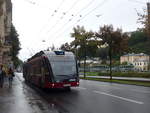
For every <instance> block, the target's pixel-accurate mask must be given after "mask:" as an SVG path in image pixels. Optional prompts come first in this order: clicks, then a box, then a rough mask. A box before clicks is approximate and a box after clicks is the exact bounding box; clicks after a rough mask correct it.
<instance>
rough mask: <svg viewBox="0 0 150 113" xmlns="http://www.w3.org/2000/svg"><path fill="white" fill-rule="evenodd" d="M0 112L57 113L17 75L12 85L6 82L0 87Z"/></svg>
mask: <svg viewBox="0 0 150 113" xmlns="http://www.w3.org/2000/svg"><path fill="white" fill-rule="evenodd" d="M0 113H56V112H55V111H54V110H52V109H51V108H50V106H49V104H48V103H47V102H46V101H45V100H43V98H41V97H40V96H39V95H38V94H37V92H36V91H34V90H33V89H32V88H30V87H29V86H27V85H26V84H25V83H24V81H22V76H19V75H16V76H15V77H14V80H13V84H12V87H11V88H9V86H8V83H7V82H5V84H4V87H3V88H0Z"/></svg>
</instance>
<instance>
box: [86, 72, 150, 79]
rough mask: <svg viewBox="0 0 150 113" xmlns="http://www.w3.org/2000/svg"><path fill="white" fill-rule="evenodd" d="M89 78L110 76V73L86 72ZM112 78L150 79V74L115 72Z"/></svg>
mask: <svg viewBox="0 0 150 113" xmlns="http://www.w3.org/2000/svg"><path fill="white" fill-rule="evenodd" d="M86 75H87V76H109V73H101V72H86ZM112 76H114V77H142V78H150V73H146V72H141V73H140V72H113V73H112Z"/></svg>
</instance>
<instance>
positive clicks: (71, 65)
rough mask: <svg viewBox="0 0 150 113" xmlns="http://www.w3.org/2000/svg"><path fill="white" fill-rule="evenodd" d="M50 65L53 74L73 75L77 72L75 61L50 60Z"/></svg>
mask: <svg viewBox="0 0 150 113" xmlns="http://www.w3.org/2000/svg"><path fill="white" fill-rule="evenodd" d="M51 66H52V70H53V74H54V76H61V75H62V76H63V75H66V76H73V75H75V74H76V73H77V70H76V62H75V61H52V62H51Z"/></svg>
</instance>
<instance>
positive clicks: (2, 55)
mask: <svg viewBox="0 0 150 113" xmlns="http://www.w3.org/2000/svg"><path fill="white" fill-rule="evenodd" d="M11 25H12V3H11V0H0V65H1V64H3V65H9V64H12V61H11V56H10V49H11V46H10V45H11V44H10V43H11V41H10V40H11V37H10V32H11Z"/></svg>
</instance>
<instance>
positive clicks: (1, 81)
mask: <svg viewBox="0 0 150 113" xmlns="http://www.w3.org/2000/svg"><path fill="white" fill-rule="evenodd" d="M5 75H6V73H5V71H4V68H3V65H0V88H2V87H3V84H4V76H5Z"/></svg>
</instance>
